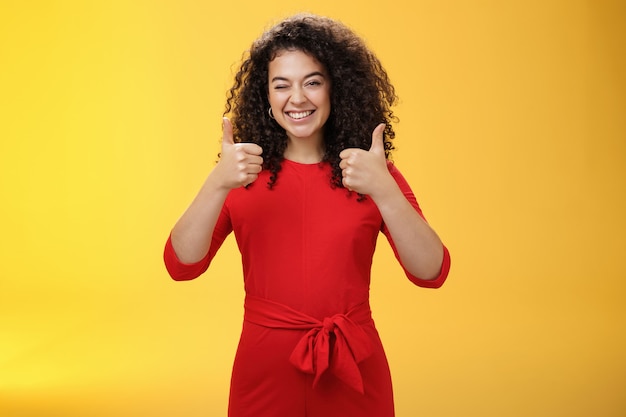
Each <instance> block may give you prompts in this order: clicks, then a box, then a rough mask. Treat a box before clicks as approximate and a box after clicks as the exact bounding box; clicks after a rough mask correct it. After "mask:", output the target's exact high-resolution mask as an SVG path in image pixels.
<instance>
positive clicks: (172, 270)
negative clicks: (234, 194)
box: [163, 204, 232, 281]
mask: <svg viewBox="0 0 626 417" xmlns="http://www.w3.org/2000/svg"><path fill="white" fill-rule="evenodd" d="M231 231H232V224H231V222H230V215H229V213H228V209H227V206H226V204H224V206H223V207H222V211H221V212H220V216H219V217H218V219H217V223H216V224H215V229H214V231H213V237H212V238H211V246H210V247H209V251H208V252H207V254H206V255H205V256H204V258H202V259H201V260H199V261H198V262H194V263H184V262H182V261H181V260H180V259H179V258H178V256H177V255H176V252H175V251H174V247H173V246H172V236H171V234H170V236H168V238H167V241H166V242H165V249H164V251H163V260H164V261H165V268H166V269H167V272H168V273H169V274H170V276H171V277H172V279H174V280H175V281H188V280H191V279H194V278H197V277H199V276H200V275H202V274H203V273H204V272H205V271H206V270H207V268H208V267H209V265H210V264H211V261H212V260H213V258H214V257H215V254H216V253H217V251H218V249H219V248H220V247H221V246H222V243H224V240H225V239H226V237H227V236H228V235H229V234H230V232H231Z"/></svg>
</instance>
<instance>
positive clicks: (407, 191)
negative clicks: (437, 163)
mask: <svg viewBox="0 0 626 417" xmlns="http://www.w3.org/2000/svg"><path fill="white" fill-rule="evenodd" d="M388 166H389V172H390V173H391V175H392V176H393V178H394V179H395V180H396V183H397V184H398V186H399V187H400V190H402V193H403V194H404V196H405V197H406V199H407V200H408V201H409V203H411V205H412V206H413V208H415V211H417V212H418V213H419V215H420V216H421V217H422V218H423V219H424V220H426V218H425V217H424V214H423V213H422V210H421V209H420V206H419V204H418V203H417V199H416V198H415V195H414V194H413V191H412V190H411V187H410V186H409V184H408V182H407V181H406V179H405V178H404V177H403V176H402V174H401V173H400V171H399V170H398V168H396V167H395V165H393V164H392V163H389V164H388ZM381 230H382V232H383V233H384V235H385V236H386V237H387V240H388V241H389V244H390V245H391V248H392V249H393V253H394V255H395V256H396V259H397V260H398V262H400V265H401V266H402V269H403V270H404V273H405V274H406V276H407V278H408V279H409V280H410V281H411V282H413V283H414V284H415V285H417V286H420V287H424V288H439V287H441V286H442V285H443V283H444V282H445V280H446V278H447V277H448V272H449V271H450V252H449V251H448V248H446V247H445V246H443V261H442V262H441V269H440V270H439V275H438V276H437V277H436V278H435V279H429V280H426V279H422V278H420V277H416V276H415V275H412V274H411V273H409V271H407V270H406V268H405V267H404V265H402V262H401V261H400V256H399V255H398V250H397V249H396V245H395V244H394V243H393V239H392V238H391V234H390V233H389V230H388V229H387V226H386V225H385V224H384V223H383V225H382V229H381Z"/></svg>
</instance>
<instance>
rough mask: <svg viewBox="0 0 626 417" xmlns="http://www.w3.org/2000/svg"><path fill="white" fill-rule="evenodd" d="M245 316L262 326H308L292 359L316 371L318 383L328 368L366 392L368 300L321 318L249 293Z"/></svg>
mask: <svg viewBox="0 0 626 417" xmlns="http://www.w3.org/2000/svg"><path fill="white" fill-rule="evenodd" d="M245 320H247V321H249V322H251V323H254V324H258V325H260V326H264V327H269V328H277V329H292V330H308V331H307V333H306V334H305V335H304V336H303V337H302V338H301V339H300V340H299V342H298V343H297V344H296V346H295V347H294V349H293V351H292V353H291V356H290V358H289V361H290V362H291V363H292V364H293V365H294V366H295V367H296V368H298V369H299V370H301V371H302V372H305V373H307V374H311V375H314V379H313V387H315V386H316V385H317V384H318V382H319V380H320V378H321V376H322V375H323V374H324V373H325V372H327V371H328V372H331V373H332V374H333V375H335V376H336V377H337V378H339V379H340V380H341V381H343V382H344V383H346V384H347V385H349V386H351V387H352V388H354V389H355V390H356V391H358V392H360V393H361V394H363V393H364V392H365V390H364V386H363V378H362V376H361V371H360V370H359V366H358V364H359V363H360V362H361V361H363V360H364V359H366V358H367V357H368V356H370V355H371V354H372V349H373V348H372V342H371V340H370V337H369V336H368V335H367V333H366V332H365V330H364V329H363V326H364V325H368V324H372V323H373V321H372V318H371V312H370V308H369V304H368V303H367V301H366V302H363V303H361V304H358V305H356V306H354V307H353V308H351V309H350V310H349V311H348V312H346V313H345V314H335V315H334V316H332V317H325V318H324V319H323V320H318V319H316V318H314V317H311V316H309V315H307V314H304V313H301V312H299V311H297V310H294V309H292V308H291V307H289V306H286V305H284V304H281V303H277V302H274V301H271V300H266V299H263V298H260V297H254V296H247V297H246V302H245Z"/></svg>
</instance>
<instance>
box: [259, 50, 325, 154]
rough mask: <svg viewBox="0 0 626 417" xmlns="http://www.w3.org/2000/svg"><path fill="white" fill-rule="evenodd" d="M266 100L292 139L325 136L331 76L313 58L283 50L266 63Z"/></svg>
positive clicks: (320, 141) (320, 139) (317, 139)
mask: <svg viewBox="0 0 626 417" xmlns="http://www.w3.org/2000/svg"><path fill="white" fill-rule="evenodd" d="M268 97H269V102H270V106H271V108H272V113H274V118H275V119H276V122H277V123H278V124H279V125H280V126H281V127H282V128H283V129H285V131H286V132H287V136H288V137H289V139H290V140H291V141H298V140H308V141H315V142H317V143H319V144H321V143H323V140H324V133H323V132H324V131H323V128H324V124H325V123H326V120H328V116H329V115H330V78H329V76H328V73H327V72H326V69H325V68H324V66H323V65H322V64H320V63H319V62H318V61H317V60H316V59H315V58H313V57H312V56H310V55H307V54H306V53H304V52H302V51H299V50H293V51H282V52H279V53H278V55H276V58H274V60H272V61H271V62H270V64H269V93H268Z"/></svg>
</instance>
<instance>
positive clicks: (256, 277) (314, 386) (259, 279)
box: [164, 160, 450, 417]
mask: <svg viewBox="0 0 626 417" xmlns="http://www.w3.org/2000/svg"><path fill="white" fill-rule="evenodd" d="M389 170H390V172H391V174H392V175H393V177H394V178H395V180H396V182H397V183H398V185H399V186H400V188H401V189H402V191H403V192H404V194H405V196H406V197H407V199H408V200H409V201H410V202H411V204H412V205H413V206H414V207H415V209H416V210H417V211H418V212H420V214H421V211H420V209H419V207H418V204H417V202H416V200H415V197H414V195H413V193H412V192H411V190H410V188H409V186H408V184H407V183H406V181H405V180H404V178H403V177H402V175H401V174H400V172H399V171H398V170H397V169H396V168H395V166H394V165H392V164H389ZM330 174H331V170H330V165H328V164H326V163H320V164H299V163H296V162H292V161H288V160H285V161H284V162H283V164H282V170H281V171H280V173H279V175H278V180H277V182H276V184H275V185H274V187H273V188H272V189H269V188H268V187H267V186H266V184H267V181H268V178H269V173H268V172H267V171H263V172H262V173H261V174H260V175H259V178H258V179H257V181H256V182H254V183H253V184H252V185H251V186H250V187H248V188H247V189H245V188H238V189H234V190H232V191H231V192H230V193H229V195H228V197H227V199H226V202H225V203H224V206H223V208H222V212H221V214H220V217H219V219H218V221H217V225H216V227H215V232H214V234H213V241H212V244H211V248H210V250H209V253H208V254H207V256H206V257H205V258H204V259H203V260H202V261H200V262H198V263H195V264H183V263H181V262H180V261H179V260H178V258H177V257H176V254H175V253H174V250H173V248H172V245H171V241H170V240H169V239H168V242H167V244H166V247H165V255H164V256H165V264H166V266H167V269H168V271H169V273H170V275H171V276H172V277H173V278H174V279H176V280H188V279H193V278H196V277H197V276H199V275H200V274H202V273H203V272H204V271H205V270H206V269H207V267H208V266H209V263H210V262H211V259H212V258H213V257H214V256H215V253H216V252H217V250H218V249H219V247H220V246H221V244H222V242H223V241H224V239H225V238H226V237H227V236H228V235H229V234H230V232H231V231H234V233H235V238H236V240H237V244H238V246H239V250H240V251H241V256H242V264H243V276H244V284H245V292H246V300H245V316H244V324H243V330H242V334H241V339H240V342H239V347H238V349H237V354H236V357H235V363H234V365H233V373H232V381H231V391H230V401H229V416H230V417H285V416H289V417H305V416H306V417H335V416H336V417H350V416H359V417H391V416H393V415H394V407H393V393H392V385H391V377H390V373H389V367H388V364H387V359H386V357H385V353H384V350H383V347H382V344H381V342H380V338H379V336H378V333H377V331H376V328H375V326H374V322H373V321H372V318H371V313H370V309H369V301H368V300H369V284H370V269H371V264H372V256H373V254H374V249H375V246H376V239H377V236H378V234H379V232H381V231H382V232H383V233H384V234H385V235H386V236H387V238H388V240H389V242H390V243H391V245H392V247H393V249H394V252H395V247H394V246H393V241H392V240H391V238H390V236H389V234H388V232H387V229H386V228H385V225H384V224H383V221H382V217H381V215H380V213H379V211H378V209H377V207H376V205H375V204H374V203H373V202H372V200H371V199H369V198H366V199H365V200H363V201H357V197H358V196H357V195H356V194H355V193H349V192H348V191H347V190H345V189H343V188H333V187H331V186H330V181H329V179H330ZM396 255H397V253H396ZM449 266H450V256H449V254H448V251H447V250H446V249H445V248H444V261H443V264H442V267H441V272H440V275H439V277H438V278H437V279H435V280H432V281H426V280H421V279H420V278H418V277H414V276H412V275H410V274H409V273H408V272H407V277H408V278H409V279H410V280H411V281H412V282H413V283H415V284H416V285H419V286H422V287H430V288H438V287H440V286H441V285H442V284H443V282H444V280H445V279H446V276H447V274H448V270H449ZM405 272H406V271H405Z"/></svg>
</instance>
